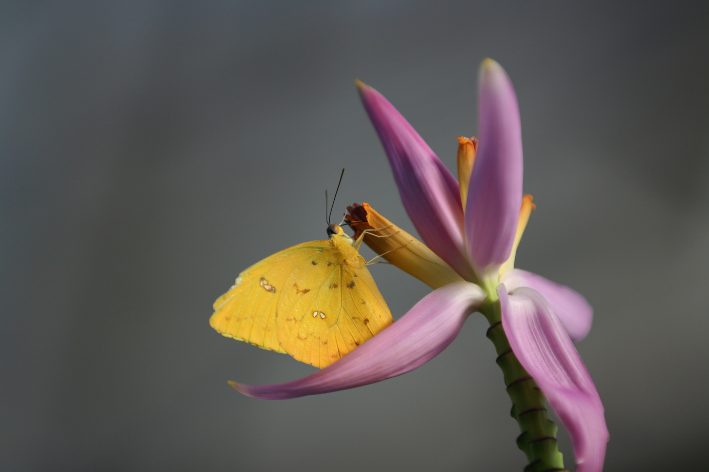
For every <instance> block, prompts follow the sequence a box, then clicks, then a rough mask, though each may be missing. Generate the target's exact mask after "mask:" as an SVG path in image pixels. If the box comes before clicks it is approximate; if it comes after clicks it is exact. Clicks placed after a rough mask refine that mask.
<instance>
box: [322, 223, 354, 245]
mask: <svg viewBox="0 0 709 472" xmlns="http://www.w3.org/2000/svg"><path fill="white" fill-rule="evenodd" d="M327 235H328V236H329V237H330V239H332V240H335V239H336V240H345V241H347V242H348V243H350V244H352V243H353V241H352V238H350V237H349V235H347V234H346V233H345V232H344V231H343V230H342V227H341V226H340V225H336V224H331V225H328V226H327Z"/></svg>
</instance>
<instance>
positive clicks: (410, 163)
mask: <svg viewBox="0 0 709 472" xmlns="http://www.w3.org/2000/svg"><path fill="white" fill-rule="evenodd" d="M358 86H359V92H360V96H361V97H362V103H364V108H365V109H366V110H367V113H368V114H369V118H370V119H371V120H372V124H373V125H374V129H375V130H376V131H377V134H378V135H379V139H380V140H381V141H382V145H383V146H384V151H385V152H386V155H387V157H388V158H389V164H390V165H391V169H392V171H393V173H394V180H395V182H396V185H397V186H398V187H399V194H400V195H401V201H402V202H403V203H404V208H406V211H407V213H408V214H409V217H410V218H411V221H412V222H413V223H414V226H415V227H416V230H417V231H418V232H419V234H420V235H421V239H423V241H424V242H425V243H426V245H427V246H428V247H429V248H431V250H433V252H435V253H436V254H438V256H439V257H440V258H441V259H443V260H444V261H446V262H447V263H448V264H449V265H450V266H451V267H453V268H454V269H455V270H456V271H457V272H458V273H459V274H460V275H461V276H463V278H466V279H470V278H471V275H472V271H471V268H470V264H469V263H468V260H467V257H466V255H465V242H464V238H463V225H464V223H463V218H464V217H463V206H462V204H461V202H460V190H459V185H458V181H457V180H456V179H455V177H453V175H452V174H451V173H450V171H449V170H448V169H446V167H445V166H444V165H443V163H442V162H441V161H440V160H439V159H438V157H437V156H436V155H435V154H434V153H433V151H432V150H431V148H430V147H428V145H427V144H426V142H425V141H424V140H423V139H422V138H421V136H419V134H418V133H417V132H416V130H414V128H413V127H412V126H411V125H410V124H409V123H408V122H407V121H406V119H405V118H404V117H403V116H401V114H400V113H399V112H398V111H397V110H396V108H394V106H393V105H392V104H391V103H389V102H388V101H387V99H386V98H384V97H383V96H382V95H381V94H380V93H379V92H377V91H376V90H374V89H373V88H371V87H369V86H367V85H365V84H362V83H361V82H358ZM517 210H518V211H519V208H518V209H517Z"/></svg>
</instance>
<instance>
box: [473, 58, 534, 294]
mask: <svg viewBox="0 0 709 472" xmlns="http://www.w3.org/2000/svg"><path fill="white" fill-rule="evenodd" d="M479 97H480V122H479V123H480V133H479V134H478V139H479V142H480V145H479V146H478V150H477V157H476V158H475V166H474V167H473V174H472V176H471V177H470V186H469V189H468V203H467V205H466V210H465V234H466V236H467V238H466V239H467V245H468V254H469V255H470V258H471V261H472V263H473V268H474V269H475V273H476V274H477V275H478V277H479V278H481V279H487V278H492V277H495V280H496V278H497V269H498V268H499V266H500V265H501V264H502V263H503V262H505V261H506V260H507V258H508V257H509V255H510V251H511V249H512V244H513V243H514V239H515V233H516V231H517V221H518V219H519V209H520V207H521V205H522V130H521V125H520V118H519V108H518V106H517V96H516V95H515V91H514V88H513V87H512V82H510V79H509V77H507V74H506V73H505V71H504V69H503V68H502V67H501V66H500V65H499V64H498V63H497V62H495V61H493V60H492V59H486V60H485V61H484V62H483V64H482V66H481V68H480V93H479Z"/></svg>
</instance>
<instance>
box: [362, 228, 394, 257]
mask: <svg viewBox="0 0 709 472" xmlns="http://www.w3.org/2000/svg"><path fill="white" fill-rule="evenodd" d="M392 226H394V225H389V226H384V227H382V228H376V229H365V230H364V231H362V234H360V235H359V238H357V241H355V242H354V247H355V249H357V250H358V251H359V247H360V246H361V245H362V241H363V240H364V235H365V234H371V235H372V236H374V237H376V238H388V237H390V236H394V235H395V234H399V231H397V232H396V233H392V234H383V235H381V234H375V233H376V232H377V231H381V230H383V229H387V228H391V227H392Z"/></svg>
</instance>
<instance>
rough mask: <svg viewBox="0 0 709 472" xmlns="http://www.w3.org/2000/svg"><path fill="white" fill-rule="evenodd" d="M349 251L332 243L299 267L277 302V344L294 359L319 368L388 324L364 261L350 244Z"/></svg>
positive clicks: (380, 298)
mask: <svg viewBox="0 0 709 472" xmlns="http://www.w3.org/2000/svg"><path fill="white" fill-rule="evenodd" d="M347 249H351V250H347V251H342V250H341V249H339V248H335V247H333V248H332V249H331V250H325V251H323V252H322V253H321V254H317V255H315V257H314V258H313V259H312V260H311V261H310V265H307V264H305V265H303V266H299V267H298V269H297V270H296V271H295V272H294V273H293V275H292V277H291V278H290V280H289V282H287V283H286V288H285V293H284V296H283V298H282V299H281V301H280V303H279V306H278V315H277V316H276V326H277V333H278V340H279V342H280V344H281V347H282V348H283V349H285V351H286V352H287V353H288V354H290V355H291V356H293V357H294V358H295V359H297V360H299V361H302V362H305V363H308V364H311V365H314V366H316V367H320V368H323V367H326V366H328V365H329V364H331V363H333V362H335V361H337V360H339V359H340V358H342V357H343V356H345V355H346V354H348V353H349V352H351V351H353V350H354V349H356V348H357V346H359V345H361V344H362V343H364V342H365V341H367V340H368V339H371V338H372V336H374V335H375V334H377V333H379V332H380V331H381V330H382V329H384V328H386V327H387V326H389V325H390V324H391V323H392V318H391V313H390V312H389V308H388V307H387V306H386V303H385V302H384V299H383V297H382V296H381V294H380V293H379V290H377V288H376V285H375V284H374V280H373V279H372V277H371V275H370V274H369V271H368V270H367V268H366V266H365V264H364V259H362V258H361V257H360V256H359V254H358V253H357V252H356V250H355V249H354V248H353V247H351V246H350V247H349V248H347ZM301 270H305V271H307V273H301ZM304 281H308V282H309V283H307V284H305V285H304ZM304 291H307V292H306V293H303V292H304Z"/></svg>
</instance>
